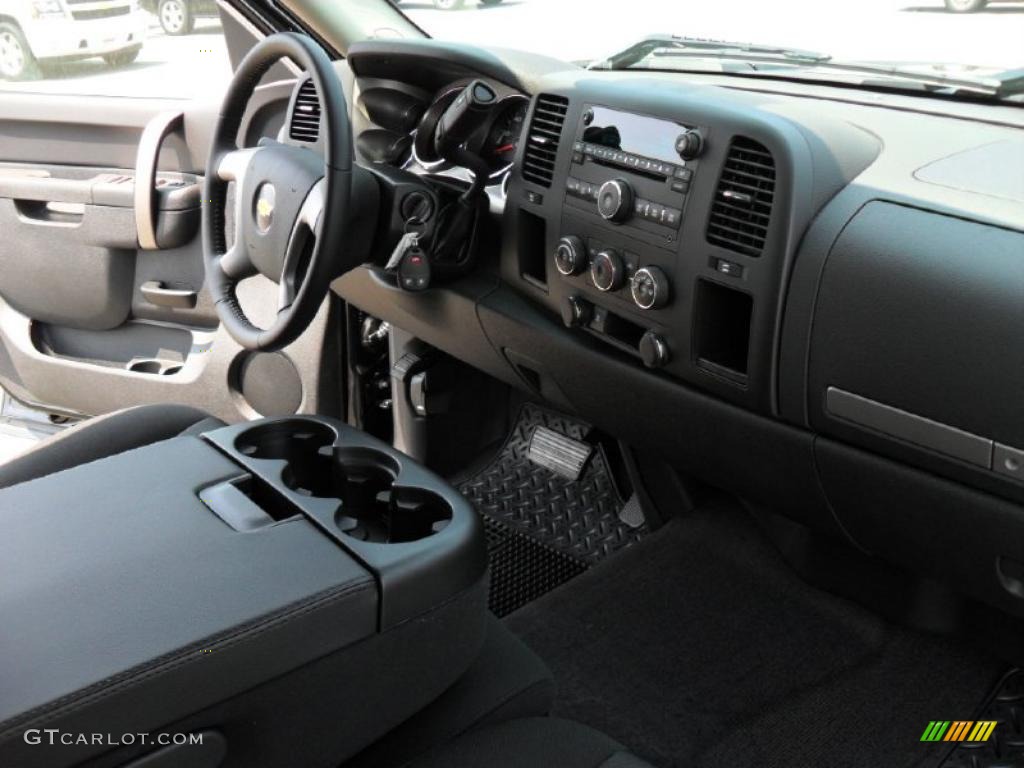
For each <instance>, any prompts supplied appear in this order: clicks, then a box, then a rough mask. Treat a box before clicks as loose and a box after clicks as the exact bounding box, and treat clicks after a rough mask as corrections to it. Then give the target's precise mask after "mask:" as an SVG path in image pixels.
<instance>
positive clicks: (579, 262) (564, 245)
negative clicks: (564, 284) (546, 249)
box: [555, 235, 587, 275]
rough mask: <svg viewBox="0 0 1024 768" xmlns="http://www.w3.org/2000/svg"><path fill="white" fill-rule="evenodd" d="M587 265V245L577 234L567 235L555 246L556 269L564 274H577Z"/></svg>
mask: <svg viewBox="0 0 1024 768" xmlns="http://www.w3.org/2000/svg"><path fill="white" fill-rule="evenodd" d="M585 266H587V246H586V245H584V243H583V240H581V239H580V238H578V237H576V235H566V236H565V237H563V238H562V239H561V240H559V241H558V247H556V248H555V269H557V270H558V271H559V272H560V273H561V274H563V275H575V274H576V273H577V272H582V271H583V268H584V267H585Z"/></svg>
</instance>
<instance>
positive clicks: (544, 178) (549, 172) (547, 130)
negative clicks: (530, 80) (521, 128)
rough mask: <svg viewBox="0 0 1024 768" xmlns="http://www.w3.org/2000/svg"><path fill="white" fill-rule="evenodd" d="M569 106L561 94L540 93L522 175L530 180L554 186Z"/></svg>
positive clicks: (527, 143) (527, 137) (524, 155)
mask: <svg viewBox="0 0 1024 768" xmlns="http://www.w3.org/2000/svg"><path fill="white" fill-rule="evenodd" d="M568 110H569V100H568V99H566V98H564V97H562V96H552V95H551V94H547V93H542V94H541V95H540V96H538V97H537V106H536V107H535V108H534V110H533V119H532V120H531V121H530V130H529V131H528V132H527V136H526V151H525V152H524V153H523V178H524V179H526V180H527V181H532V182H533V183H534V184H540V185H541V186H542V187H550V186H551V179H552V178H553V177H554V175H555V159H556V158H557V157H558V142H559V140H560V139H561V138H562V126H563V125H565V113H566V112H568Z"/></svg>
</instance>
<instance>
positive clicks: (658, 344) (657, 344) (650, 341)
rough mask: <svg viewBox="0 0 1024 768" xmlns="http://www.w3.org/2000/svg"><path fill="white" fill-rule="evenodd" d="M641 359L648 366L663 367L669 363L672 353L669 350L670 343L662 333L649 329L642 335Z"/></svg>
mask: <svg viewBox="0 0 1024 768" xmlns="http://www.w3.org/2000/svg"><path fill="white" fill-rule="evenodd" d="M640 359H641V360H643V361H644V365H646V366H647V367H648V368H662V367H664V366H665V365H668V361H669V360H670V359H671V355H669V352H668V344H666V343H665V339H663V338H662V337H661V334H658V333H655V332H654V331H647V333H645V334H644V335H643V336H642V337H640Z"/></svg>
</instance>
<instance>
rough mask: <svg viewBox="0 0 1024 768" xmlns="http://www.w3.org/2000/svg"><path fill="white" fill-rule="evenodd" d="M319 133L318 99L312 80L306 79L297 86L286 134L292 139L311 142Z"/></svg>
mask: <svg viewBox="0 0 1024 768" xmlns="http://www.w3.org/2000/svg"><path fill="white" fill-rule="evenodd" d="M319 134H320V99H319V98H317V95H316V86H315V85H313V81H312V80H306V81H305V82H304V83H303V84H302V85H301V86H299V93H298V95H297V96H296V97H295V109H294V110H292V122H291V125H290V126H289V127H288V135H289V136H290V137H291V138H292V140H293V141H305V142H309V143H313V142H315V141H316V138H317V136H318V135H319Z"/></svg>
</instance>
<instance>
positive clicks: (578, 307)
mask: <svg viewBox="0 0 1024 768" xmlns="http://www.w3.org/2000/svg"><path fill="white" fill-rule="evenodd" d="M593 314H594V311H593V307H592V306H591V304H590V303H589V302H587V301H584V300H583V299H581V298H580V297H579V296H570V297H569V298H567V299H566V300H565V303H563V304H562V322H563V323H565V324H566V325H567V326H568V327H569V328H576V327H579V326H581V325H586V324H587V323H589V322H590V318H591V317H593Z"/></svg>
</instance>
